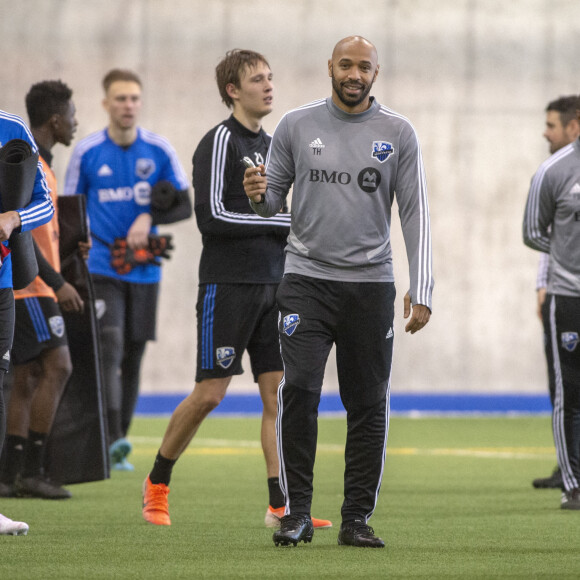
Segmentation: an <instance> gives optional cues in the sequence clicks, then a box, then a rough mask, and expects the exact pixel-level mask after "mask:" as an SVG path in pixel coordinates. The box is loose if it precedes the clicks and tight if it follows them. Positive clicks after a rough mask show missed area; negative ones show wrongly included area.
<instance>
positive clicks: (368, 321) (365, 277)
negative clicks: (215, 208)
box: [244, 36, 433, 548]
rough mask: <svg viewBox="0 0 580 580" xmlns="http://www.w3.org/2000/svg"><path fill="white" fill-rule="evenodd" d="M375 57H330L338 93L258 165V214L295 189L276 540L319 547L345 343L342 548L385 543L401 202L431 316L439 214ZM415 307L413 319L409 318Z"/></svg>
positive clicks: (350, 48)
mask: <svg viewBox="0 0 580 580" xmlns="http://www.w3.org/2000/svg"><path fill="white" fill-rule="evenodd" d="M378 72H379V64H378V56H377V51H376V48H375V47H374V45H373V44H372V43H370V42H369V41H368V40H366V39H364V38H362V37H360V36H352V37H348V38H345V39H343V40H341V41H340V42H339V43H337V45H336V46H335V48H334V51H333V53H332V58H331V59H330V60H329V61H328V76H329V77H330V78H331V82H332V94H331V96H330V97H328V98H326V99H320V100H318V101H314V102H312V103H309V104H307V105H304V106H302V107H300V108H298V109H295V110H293V111H290V112H289V113H286V115H285V116H284V117H283V118H282V120H281V121H280V123H279V124H278V126H277V127H276V131H275V133H274V135H273V136H272V144H271V146H270V152H269V154H268V160H267V164H266V167H264V165H260V166H259V167H258V168H251V169H247V170H246V174H245V179H244V187H245V191H246V194H247V196H248V197H249V198H250V201H251V205H252V208H253V209H254V211H255V212H256V213H257V214H258V215H260V216H263V217H269V216H273V215H275V214H276V212H277V211H278V209H279V208H280V207H281V206H282V204H283V203H284V202H285V200H286V198H287V195H288V193H289V190H290V188H291V187H292V188H293V189H292V225H291V227H290V234H289V235H288V243H287V245H286V261H285V266H284V278H283V279H282V282H281V284H280V287H279V288H278V292H277V294H276V300H277V302H278V306H279V309H280V317H279V324H278V330H279V334H280V344H281V351H282V360H283V361H284V378H283V380H282V382H281V384H280V389H279V391H278V419H277V422H276V429H277V435H278V451H279V455H280V473H281V477H280V484H281V486H282V488H283V490H284V491H285V496H286V515H285V516H284V517H283V518H282V522H281V526H280V530H278V531H277V532H275V533H274V535H273V540H274V543H275V544H276V545H279V544H282V545H288V544H294V545H296V544H297V543H298V542H301V541H303V542H310V541H311V540H312V536H313V533H314V529H313V526H312V522H311V516H310V510H311V504H312V492H313V469H314V460H315V456H316V440H317V428H318V427H317V417H318V405H319V402H320V395H321V390H322V380H323V377H324V369H325V366H326V361H327V358H328V355H329V352H330V349H331V347H332V345H333V344H336V362H337V370H338V383H339V389H340V396H341V399H342V402H343V404H344V407H345V409H346V413H347V438H346V448H345V473H344V501H343V504H342V510H341V515H342V524H341V527H340V531H339V533H338V543H339V544H342V545H349V546H355V547H371V548H382V547H384V545H385V544H384V542H383V541H382V540H381V538H379V537H377V536H375V534H374V531H373V529H372V528H371V527H370V526H369V525H368V520H369V518H370V517H371V516H372V514H373V512H374V509H375V506H376V502H377V499H378V494H379V489H380V485H381V478H382V474H383V469H384V461H385V454H386V443H387V433H388V425H389V396H390V395H389V393H390V373H391V359H392V349H393V339H394V331H393V318H394V301H395V285H394V275H393V259H392V251H391V244H390V222H391V206H392V202H393V199H394V197H395V195H396V197H397V204H398V207H399V215H400V218H401V225H402V230H403V236H404V238H405V244H406V248H407V258H408V262H409V278H410V282H411V284H410V290H409V292H408V293H407V295H406V296H405V300H404V305H405V306H404V316H405V318H406V317H409V316H410V320H409V322H408V324H407V325H406V328H405V330H406V331H407V332H410V333H411V334H413V333H415V332H417V331H419V330H421V329H422V328H423V327H424V326H425V325H426V324H427V323H428V321H429V318H430V315H431V293H432V287H433V278H432V267H431V233H430V225H429V222H430V220H429V207H428V202H427V190H426V184H425V175H424V168H423V161H422V156H421V149H420V146H419V142H418V139H417V135H416V133H415V130H414V128H413V126H412V125H411V123H410V122H409V121H408V119H406V118H405V117H403V116H401V115H399V114H397V113H395V112H394V111H391V110H390V109H388V108H387V107H385V106H382V105H380V104H379V103H378V101H377V100H376V99H375V98H374V97H372V96H370V90H371V88H372V86H373V83H374V81H375V79H376V77H377V75H378ZM411 304H412V313H411Z"/></svg>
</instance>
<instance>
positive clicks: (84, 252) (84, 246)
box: [78, 241, 93, 260]
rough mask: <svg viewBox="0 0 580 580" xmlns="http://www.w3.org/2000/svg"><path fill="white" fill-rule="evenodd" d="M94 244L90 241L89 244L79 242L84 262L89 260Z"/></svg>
mask: <svg viewBox="0 0 580 580" xmlns="http://www.w3.org/2000/svg"><path fill="white" fill-rule="evenodd" d="M92 245H93V244H92V242H90V241H88V242H79V249H78V252H79V255H80V257H81V258H82V259H83V260H88V259H89V250H90V249H91V246H92Z"/></svg>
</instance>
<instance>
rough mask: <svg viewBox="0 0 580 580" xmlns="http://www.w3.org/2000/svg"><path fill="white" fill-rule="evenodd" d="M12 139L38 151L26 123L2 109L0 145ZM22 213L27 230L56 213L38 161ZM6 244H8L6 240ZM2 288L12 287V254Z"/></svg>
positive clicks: (1, 275)
mask: <svg viewBox="0 0 580 580" xmlns="http://www.w3.org/2000/svg"><path fill="white" fill-rule="evenodd" d="M12 139H22V140H23V141H27V142H28V143H30V145H31V146H32V150H33V151H34V152H35V153H36V151H38V148H37V146H36V143H35V142H34V139H33V137H32V133H31V132H30V130H29V129H28V127H27V126H26V123H25V122H24V121H23V120H22V119H21V118H20V117H18V116H17V115H10V114H9V113H6V112H4V111H0V147H2V146H4V145H6V143H8V141H11V140H12ZM16 211H17V212H18V213H19V214H20V221H21V222H22V226H21V229H20V231H22V232H27V231H29V230H32V229H34V228H37V227H38V226H41V225H43V224H45V223H47V222H49V221H50V219H51V218H52V215H53V214H54V206H53V205H52V200H51V198H50V188H49V187H48V184H47V183H46V177H45V175H44V171H43V170H42V164H41V162H40V160H39V161H38V168H37V170H36V177H35V179H34V188H33V190H32V199H31V200H30V203H29V204H28V205H27V206H26V207H24V208H19V209H17V210H16ZM3 212H4V208H3V207H2V192H1V191H0V213H3ZM4 245H5V246H6V245H8V244H7V243H6V242H4ZM0 288H12V260H11V258H10V255H8V256H6V257H5V258H4V260H3V262H2V265H1V266H0Z"/></svg>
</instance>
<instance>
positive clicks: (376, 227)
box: [251, 97, 433, 309]
mask: <svg viewBox="0 0 580 580" xmlns="http://www.w3.org/2000/svg"><path fill="white" fill-rule="evenodd" d="M371 99H372V100H371V106H370V107H369V109H367V110H366V111H364V112H363V113H358V114H348V113H346V112H344V111H343V110H342V109H340V108H339V107H337V106H336V105H335V104H334V103H333V101H332V98H330V97H329V98H327V99H322V100H318V101H314V102H312V103H310V104H307V105H304V106H303V107H300V108H298V109H295V110H293V111H290V112H288V113H286V115H284V117H283V118H282V119H281V121H280V123H279V124H278V126H277V128H276V131H275V132H274V135H273V138H272V144H271V148H270V152H269V154H268V159H267V160H266V175H267V178H268V188H267V191H266V196H265V200H264V202H263V203H260V204H255V203H252V204H251V205H252V207H253V209H254V211H256V213H258V214H259V215H261V216H263V217H270V216H273V215H275V214H276V213H277V212H278V211H279V209H280V207H282V205H283V203H284V201H285V199H286V196H287V195H288V192H289V190H290V187H291V186H292V184H294V187H293V192H292V207H291V214H292V218H291V219H292V223H291V228H290V234H289V236H288V245H287V246H286V264H285V270H284V271H285V273H296V274H302V275H304V276H311V277H314V278H324V279H329V280H340V281H345V282H393V281H394V276H393V263H392V253H391V243H390V228H391V205H392V202H393V198H394V196H395V194H396V196H397V204H398V206H399V215H400V219H401V225H402V229H403V236H404V239H405V245H406V249H407V257H408V261H409V278H410V293H411V300H412V303H413V304H423V305H425V306H427V307H429V308H430V309H431V295H432V290H433V277H432V256H431V229H430V220H429V206H428V201H427V188H426V184H425V173H424V168H423V160H422V157H421V149H420V146H419V142H418V140H417V136H416V134H415V130H414V129H413V127H412V125H411V124H410V122H409V121H408V120H407V119H406V118H405V117H403V116H401V115H399V114H397V113H395V112H393V111H391V110H389V109H387V108H386V107H384V106H381V105H380V104H379V103H378V102H377V101H376V100H375V99H374V98H372V97H371Z"/></svg>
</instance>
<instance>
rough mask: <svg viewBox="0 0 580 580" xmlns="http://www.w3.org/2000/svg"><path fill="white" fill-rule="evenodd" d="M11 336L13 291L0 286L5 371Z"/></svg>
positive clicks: (0, 353) (1, 366) (0, 364)
mask: <svg viewBox="0 0 580 580" xmlns="http://www.w3.org/2000/svg"><path fill="white" fill-rule="evenodd" d="M13 336H14V292H13V291H12V288H0V370H3V371H5V372H7V371H8V368H9V367H10V350H11V348H12V338H13ZM1 388H2V387H1V386H0V389H1ZM0 447H1V444H0Z"/></svg>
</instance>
